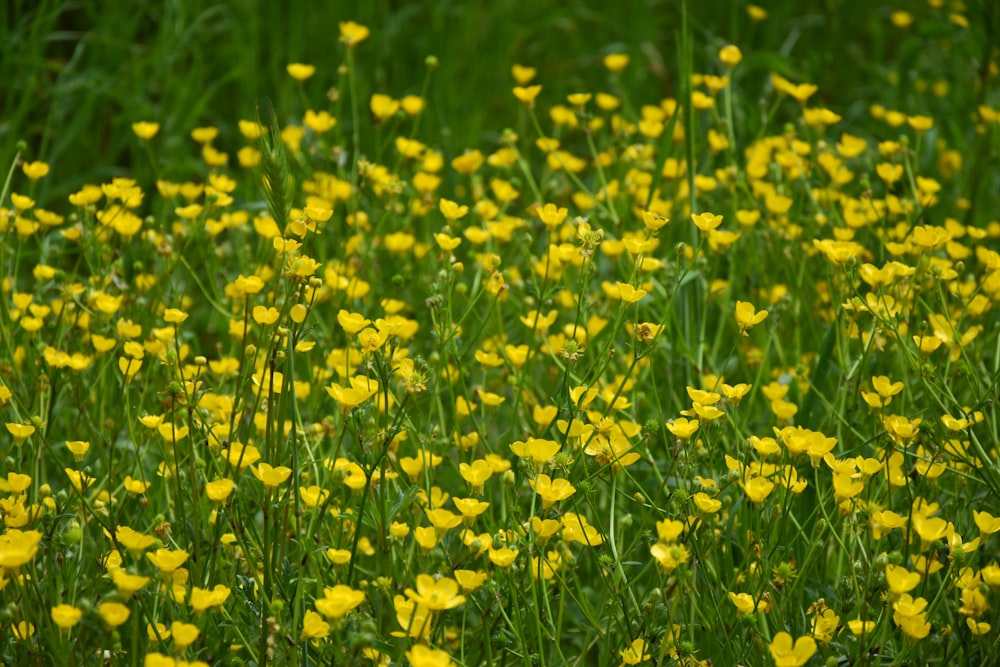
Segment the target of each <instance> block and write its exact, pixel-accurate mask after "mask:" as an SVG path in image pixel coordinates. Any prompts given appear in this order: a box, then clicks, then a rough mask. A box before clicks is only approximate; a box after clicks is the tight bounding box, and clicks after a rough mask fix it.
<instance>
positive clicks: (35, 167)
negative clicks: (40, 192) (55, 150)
mask: <svg viewBox="0 0 1000 667" xmlns="http://www.w3.org/2000/svg"><path fill="white" fill-rule="evenodd" d="M21 171H22V172H24V175H25V176H27V177H28V178H29V179H30V180H32V181H37V180H38V179H40V178H43V177H45V176H46V175H47V174H48V173H49V165H48V164H46V163H45V162H25V163H24V164H22V165H21Z"/></svg>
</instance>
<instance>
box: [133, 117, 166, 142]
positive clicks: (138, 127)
mask: <svg viewBox="0 0 1000 667" xmlns="http://www.w3.org/2000/svg"><path fill="white" fill-rule="evenodd" d="M132 131H133V132H134V133H135V136H137V137H139V138H140V139H142V140H143V141H149V140H150V139H152V138H153V137H155V136H156V133H157V132H159V131H160V124H159V123H153V122H151V121H147V120H141V121H139V122H138V123H132Z"/></svg>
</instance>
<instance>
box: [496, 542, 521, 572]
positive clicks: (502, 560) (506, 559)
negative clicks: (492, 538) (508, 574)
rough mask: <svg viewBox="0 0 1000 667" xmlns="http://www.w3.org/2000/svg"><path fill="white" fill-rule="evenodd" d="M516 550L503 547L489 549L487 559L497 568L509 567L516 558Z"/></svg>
mask: <svg viewBox="0 0 1000 667" xmlns="http://www.w3.org/2000/svg"><path fill="white" fill-rule="evenodd" d="M517 554H518V550H517V549H511V548H509V547H503V548H502V549H490V551H489V558H490V562H491V563H493V564H494V565H496V566H497V567H502V568H506V567H510V566H511V564H512V563H513V562H514V559H516V558H517Z"/></svg>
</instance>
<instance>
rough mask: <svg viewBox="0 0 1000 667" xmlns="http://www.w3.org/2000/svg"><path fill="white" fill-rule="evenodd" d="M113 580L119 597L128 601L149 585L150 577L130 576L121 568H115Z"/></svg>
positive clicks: (112, 573)
mask: <svg viewBox="0 0 1000 667" xmlns="http://www.w3.org/2000/svg"><path fill="white" fill-rule="evenodd" d="M111 580H112V581H114V582H115V588H117V589H118V595H120V596H122V597H123V598H126V599H128V598H130V597H132V594H133V593H135V592H136V591H138V590H141V589H142V587H143V586H145V585H146V584H148V583H149V577H143V576H140V575H138V574H129V573H128V572H126V571H125V570H123V569H121V568H115V569H114V570H112V571H111Z"/></svg>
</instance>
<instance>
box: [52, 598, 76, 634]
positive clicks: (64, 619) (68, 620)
mask: <svg viewBox="0 0 1000 667" xmlns="http://www.w3.org/2000/svg"><path fill="white" fill-rule="evenodd" d="M51 614H52V622H53V623H55V624H56V625H58V626H59V627H60V628H62V629H63V630H68V629H69V628H72V627H73V626H74V625H76V624H77V623H79V622H80V619H81V618H82V617H83V612H82V611H81V610H79V609H77V608H76V607H74V606H73V605H69V604H60V605H56V606H55V607H52V612H51Z"/></svg>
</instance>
